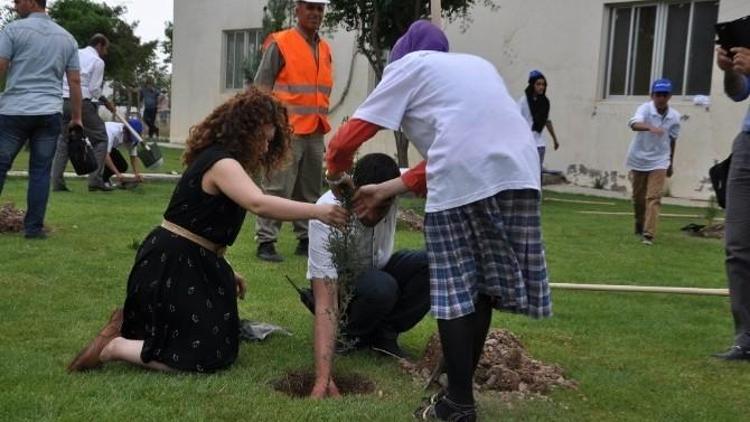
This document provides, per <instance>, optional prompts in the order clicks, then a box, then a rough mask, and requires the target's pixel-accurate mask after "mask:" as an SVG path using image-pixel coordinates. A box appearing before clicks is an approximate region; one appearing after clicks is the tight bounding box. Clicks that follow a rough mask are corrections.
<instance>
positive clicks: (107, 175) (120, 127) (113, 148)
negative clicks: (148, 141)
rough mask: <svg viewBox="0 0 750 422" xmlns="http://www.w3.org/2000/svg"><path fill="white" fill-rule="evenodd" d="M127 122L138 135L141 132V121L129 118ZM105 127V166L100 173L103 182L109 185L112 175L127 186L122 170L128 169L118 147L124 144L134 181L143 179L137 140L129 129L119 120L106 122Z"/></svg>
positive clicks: (122, 185)
mask: <svg viewBox="0 0 750 422" xmlns="http://www.w3.org/2000/svg"><path fill="white" fill-rule="evenodd" d="M128 124H129V125H130V127H132V128H133V130H135V131H136V132H137V133H138V134H139V135H140V134H141V133H143V123H141V121H140V120H138V119H129V120H128ZM105 126H106V128H107V138H108V142H107V156H106V158H105V163H106V167H105V169H104V173H103V174H102V179H103V180H104V183H105V184H106V185H108V186H111V185H112V184H111V183H110V179H111V178H112V176H115V177H116V178H117V181H118V183H119V186H120V187H122V188H124V187H126V186H127V181H126V180H125V176H123V174H122V173H123V172H126V171H127V170H128V163H127V161H125V158H124V157H123V156H122V154H121V153H120V151H119V150H118V148H119V147H120V146H124V147H125V148H127V150H128V155H129V156H130V166H131V167H132V169H133V174H134V175H135V182H136V183H140V182H142V181H143V175H141V171H140V165H139V164H138V162H139V161H140V160H139V159H138V140H137V139H136V138H135V137H134V136H132V134H131V133H130V131H129V130H128V129H127V128H125V125H124V124H122V123H119V122H106V123H105Z"/></svg>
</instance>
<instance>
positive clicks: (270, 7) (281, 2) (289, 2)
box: [242, 0, 295, 81]
mask: <svg viewBox="0 0 750 422" xmlns="http://www.w3.org/2000/svg"><path fill="white" fill-rule="evenodd" d="M294 3H295V0H268V3H266V6H265V7H263V30H262V31H263V32H262V34H261V40H264V41H265V40H266V38H267V37H268V36H269V35H270V34H272V33H274V32H277V31H280V30H282V29H284V28H288V27H290V26H291V25H292V15H293V12H292V11H293V10H294ZM261 57H263V49H258V50H256V51H250V52H249V53H248V56H247V58H246V59H245V63H244V67H243V69H242V70H243V73H244V77H245V80H246V81H252V80H253V78H254V77H255V72H256V71H257V70H258V66H259V65H260V59H261Z"/></svg>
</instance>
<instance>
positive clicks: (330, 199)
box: [307, 191, 397, 280]
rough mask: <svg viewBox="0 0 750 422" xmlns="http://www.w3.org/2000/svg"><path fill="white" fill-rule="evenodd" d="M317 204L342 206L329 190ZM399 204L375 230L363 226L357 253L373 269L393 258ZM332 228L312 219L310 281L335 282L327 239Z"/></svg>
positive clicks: (309, 263)
mask: <svg viewBox="0 0 750 422" xmlns="http://www.w3.org/2000/svg"><path fill="white" fill-rule="evenodd" d="M316 203H317V204H335V205H341V203H340V202H339V201H338V200H336V197H335V196H334V195H333V192H331V191H328V192H326V193H325V194H323V196H321V197H320V199H318V201H317V202H316ZM396 209H397V206H396V203H395V202H394V204H393V205H392V206H391V209H390V210H389V211H388V213H387V214H386V215H385V217H383V219H382V220H380V221H379V222H378V224H376V225H375V227H364V226H361V227H360V229H361V230H362V242H363V244H362V245H360V247H359V248H358V250H360V251H362V254H363V259H367V260H368V261H369V262H368V263H371V264H372V266H373V267H375V268H377V269H382V268H383V267H385V265H386V264H388V260H390V259H391V255H393V242H394V238H395V236H396ZM331 230H335V229H333V228H331V226H329V225H327V224H325V223H323V222H322V221H320V220H310V223H309V226H308V229H307V235H308V237H309V241H310V246H309V249H308V254H307V255H308V257H307V279H308V280H312V279H314V278H318V279H330V280H336V279H337V278H338V274H337V273H336V268H335V267H334V265H333V259H332V257H331V253H330V252H328V250H327V248H326V245H328V236H329V235H330V233H331Z"/></svg>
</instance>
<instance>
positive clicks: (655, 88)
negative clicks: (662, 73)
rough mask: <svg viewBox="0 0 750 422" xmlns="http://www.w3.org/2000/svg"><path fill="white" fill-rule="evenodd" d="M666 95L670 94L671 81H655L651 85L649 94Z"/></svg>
mask: <svg viewBox="0 0 750 422" xmlns="http://www.w3.org/2000/svg"><path fill="white" fill-rule="evenodd" d="M657 92H659V93H666V94H671V93H672V81H670V80H669V79H666V78H664V79H657V80H655V81H654V83H653V84H652V85H651V93H652V94H654V93H657Z"/></svg>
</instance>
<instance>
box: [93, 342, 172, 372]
mask: <svg viewBox="0 0 750 422" xmlns="http://www.w3.org/2000/svg"><path fill="white" fill-rule="evenodd" d="M141 350H143V340H128V339H126V338H123V337H115V338H113V339H112V341H110V342H109V344H107V345H106V346H105V347H104V349H102V352H101V354H99V359H100V360H101V361H102V362H109V361H113V360H121V361H123V362H130V363H132V364H135V365H139V366H143V367H145V368H149V369H155V370H157V371H165V372H172V371H174V369H173V368H170V367H169V366H167V365H165V364H163V363H161V362H156V361H151V362H148V363H146V362H144V361H142V360H141Z"/></svg>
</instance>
